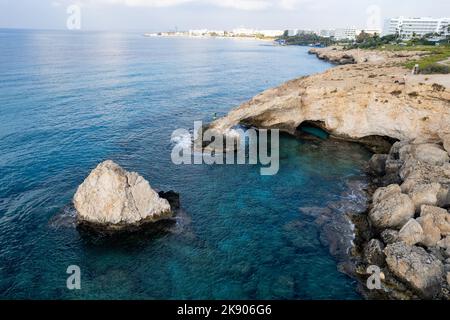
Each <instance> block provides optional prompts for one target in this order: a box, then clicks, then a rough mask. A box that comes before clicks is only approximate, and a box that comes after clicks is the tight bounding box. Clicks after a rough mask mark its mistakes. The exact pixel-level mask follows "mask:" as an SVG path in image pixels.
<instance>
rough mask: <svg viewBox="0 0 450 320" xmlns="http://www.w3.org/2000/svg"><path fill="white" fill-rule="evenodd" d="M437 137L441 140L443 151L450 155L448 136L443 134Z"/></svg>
mask: <svg viewBox="0 0 450 320" xmlns="http://www.w3.org/2000/svg"><path fill="white" fill-rule="evenodd" d="M439 137H440V138H441V140H442V144H443V145H444V149H445V150H446V151H447V153H448V154H449V155H450V134H443V133H440V134H439Z"/></svg>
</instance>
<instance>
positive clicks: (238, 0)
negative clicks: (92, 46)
mask: <svg viewBox="0 0 450 320" xmlns="http://www.w3.org/2000/svg"><path fill="white" fill-rule="evenodd" d="M80 1H81V2H82V3H84V4H91V5H95V4H97V5H98V4H112V5H125V6H128V7H156V8H158V7H172V6H177V5H182V4H187V3H193V4H204V5H212V6H217V7H223V8H233V9H237V10H263V9H268V8H281V9H285V10H291V9H294V8H296V7H297V6H298V5H299V4H302V3H309V2H311V0H80Z"/></svg>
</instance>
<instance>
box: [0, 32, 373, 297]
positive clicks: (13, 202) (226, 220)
mask: <svg viewBox="0 0 450 320" xmlns="http://www.w3.org/2000/svg"><path fill="white" fill-rule="evenodd" d="M329 67H330V66H329V65H328V64H326V63H324V62H322V61H319V60H317V59H316V58H315V57H313V56H309V55H307V49H306V48H302V47H275V46H271V45H269V44H267V43H264V42H257V41H235V40H205V39H202V40H198V39H182V38H174V39H164V38H145V37H142V36H141V35H139V34H131V33H130V34H119V33H117V34H113V33H69V32H46V31H15V30H0V122H1V126H0V150H1V154H0V298H14V299H20V298H31V299H44V298H50V299H61V298H68V299H79V298H101V299H109V298H113V299H116V298H126V299H138V298H144V299H182V298H183V299H184V298H186V299H202V298H203V299H358V298H360V296H359V295H358V293H356V291H355V288H356V285H355V283H354V281H352V280H351V279H350V278H348V277H347V276H345V275H343V274H341V273H340V272H338V270H337V260H336V259H335V258H334V257H333V256H332V255H330V253H329V250H328V248H327V246H326V245H324V243H323V241H321V230H320V227H319V226H318V224H317V222H316V221H315V220H314V219H313V218H311V217H310V216H308V215H305V214H303V213H302V212H301V211H300V210H299V208H300V207H307V206H319V207H325V206H327V205H330V204H332V203H335V202H336V201H341V200H342V198H343V197H344V195H345V192H346V190H347V189H348V184H347V183H346V181H347V180H348V179H358V178H359V177H361V176H362V175H363V174H362V166H363V164H364V162H365V161H366V160H367V159H368V156H369V155H368V153H367V152H366V151H365V150H363V149H362V148H361V147H360V146H357V145H352V144H336V143H332V142H330V141H323V142H301V141H299V140H296V139H294V138H291V137H286V136H282V138H281V163H280V171H279V173H278V174H277V175H276V176H260V175H259V168H258V167H257V166H238V165H236V166H233V165H231V166H230V165H223V166H207V165H191V166H175V165H173V164H172V163H171V160H170V151H171V149H172V147H173V144H172V142H171V141H170V136H171V133H172V131H173V130H174V129H177V128H187V129H188V128H192V127H193V122H194V121H195V120H203V121H210V120H211V118H212V115H213V114H214V113H215V112H217V114H218V115H219V116H220V115H224V114H226V113H227V112H228V111H229V110H230V109H231V108H233V107H234V106H236V105H239V104H240V103H242V102H244V101H246V100H247V99H249V98H251V97H252V96H253V95H255V94H257V93H258V92H260V91H261V90H264V89H266V88H269V87H272V86H275V85H277V84H280V83H282V82H283V81H285V80H288V79H291V78H294V77H298V76H301V75H307V74H311V73H315V72H321V71H324V70H326V69H327V68H329ZM105 159H113V160H115V161H116V162H118V163H119V164H121V165H122V166H123V167H125V168H126V169H129V170H135V171H138V172H139V173H141V174H142V175H143V176H144V177H145V178H147V179H148V180H149V181H150V182H151V184H152V186H153V187H154V188H157V189H159V190H169V189H173V190H176V191H177V192H179V193H180V194H181V202H182V207H183V213H182V214H181V215H180V216H179V217H178V218H177V223H176V224H175V225H172V226H169V227H167V228H166V229H165V230H163V231H161V230H160V231H158V232H150V231H147V232H143V233H142V234H140V235H133V236H128V237H121V238H113V239H111V238H99V237H91V236H88V235H85V234H82V233H80V232H79V231H77V229H75V228H74V227H73V225H72V223H71V222H72V220H71V219H70V217H69V218H67V216H66V215H65V212H66V211H67V210H66V211H65V208H66V207H67V205H68V204H70V201H71V198H72V196H73V194H74V192H75V190H76V188H77V186H78V185H79V184H80V183H81V182H82V181H83V179H84V178H85V176H86V175H87V174H88V173H89V171H90V170H91V169H92V168H93V167H94V166H95V165H96V164H97V163H99V162H100V161H102V160H105ZM336 214H339V213H338V212H336ZM69 265H78V266H80V268H81V272H82V289H81V290H79V291H69V290H68V289H66V278H67V274H66V269H67V267H68V266H69Z"/></svg>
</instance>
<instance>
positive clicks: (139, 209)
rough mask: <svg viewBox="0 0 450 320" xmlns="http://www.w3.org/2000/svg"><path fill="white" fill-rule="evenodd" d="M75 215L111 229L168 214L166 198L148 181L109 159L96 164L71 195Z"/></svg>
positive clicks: (85, 220) (168, 215)
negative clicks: (160, 195) (73, 194)
mask: <svg viewBox="0 0 450 320" xmlns="http://www.w3.org/2000/svg"><path fill="white" fill-rule="evenodd" d="M73 204H74V206H75V209H76V210H77V219H78V221H79V222H81V223H88V224H92V225H96V226H101V227H105V228H111V229H123V228H127V227H131V226H137V225H140V224H144V223H148V222H155V221H158V220H161V219H166V218H169V217H171V216H172V211H171V207H170V205H169V202H168V201H167V200H166V199H163V198H161V197H159V195H158V193H156V191H154V190H153V189H152V188H151V186H150V184H149V183H148V181H146V180H145V179H144V178H143V177H142V176H140V175H139V174H137V173H135V172H128V171H125V170H124V169H122V168H121V167H120V166H119V165H118V164H116V163H114V162H113V161H105V162H102V163H101V164H99V165H98V166H97V167H96V168H95V169H94V170H93V171H92V172H91V173H90V175H89V176H88V177H87V178H86V180H84V182H83V183H82V184H81V185H80V186H79V187H78V190H77V192H76V194H75V196H74V198H73Z"/></svg>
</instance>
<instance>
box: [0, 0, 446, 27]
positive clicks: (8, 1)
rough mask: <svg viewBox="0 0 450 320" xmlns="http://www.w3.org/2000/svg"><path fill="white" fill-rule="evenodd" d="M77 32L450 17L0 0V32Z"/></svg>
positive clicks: (303, 2)
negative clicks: (75, 25) (73, 24)
mask: <svg viewBox="0 0 450 320" xmlns="http://www.w3.org/2000/svg"><path fill="white" fill-rule="evenodd" d="M71 5H76V6H78V7H77V8H80V15H79V17H80V18H81V19H80V20H79V21H80V24H79V26H80V27H81V30H109V31H128V30H129V31H132V30H142V31H149V32H154V31H169V30H189V29H201V28H208V29H225V30H231V29H233V28H236V27H249V28H257V29H282V30H285V29H311V30H317V29H327V28H340V27H352V26H355V27H358V28H361V29H364V28H366V29H367V28H369V27H375V26H381V27H382V25H383V21H384V20H385V19H386V18H389V17H395V16H406V17H418V16H431V17H450V1H449V0H427V1H423V0H340V1H338V0H0V28H27V29H66V28H67V20H68V18H70V17H71V16H72V14H73V13H74V11H70V12H69V13H68V12H67V10H68V8H69V7H70V6H71Z"/></svg>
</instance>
